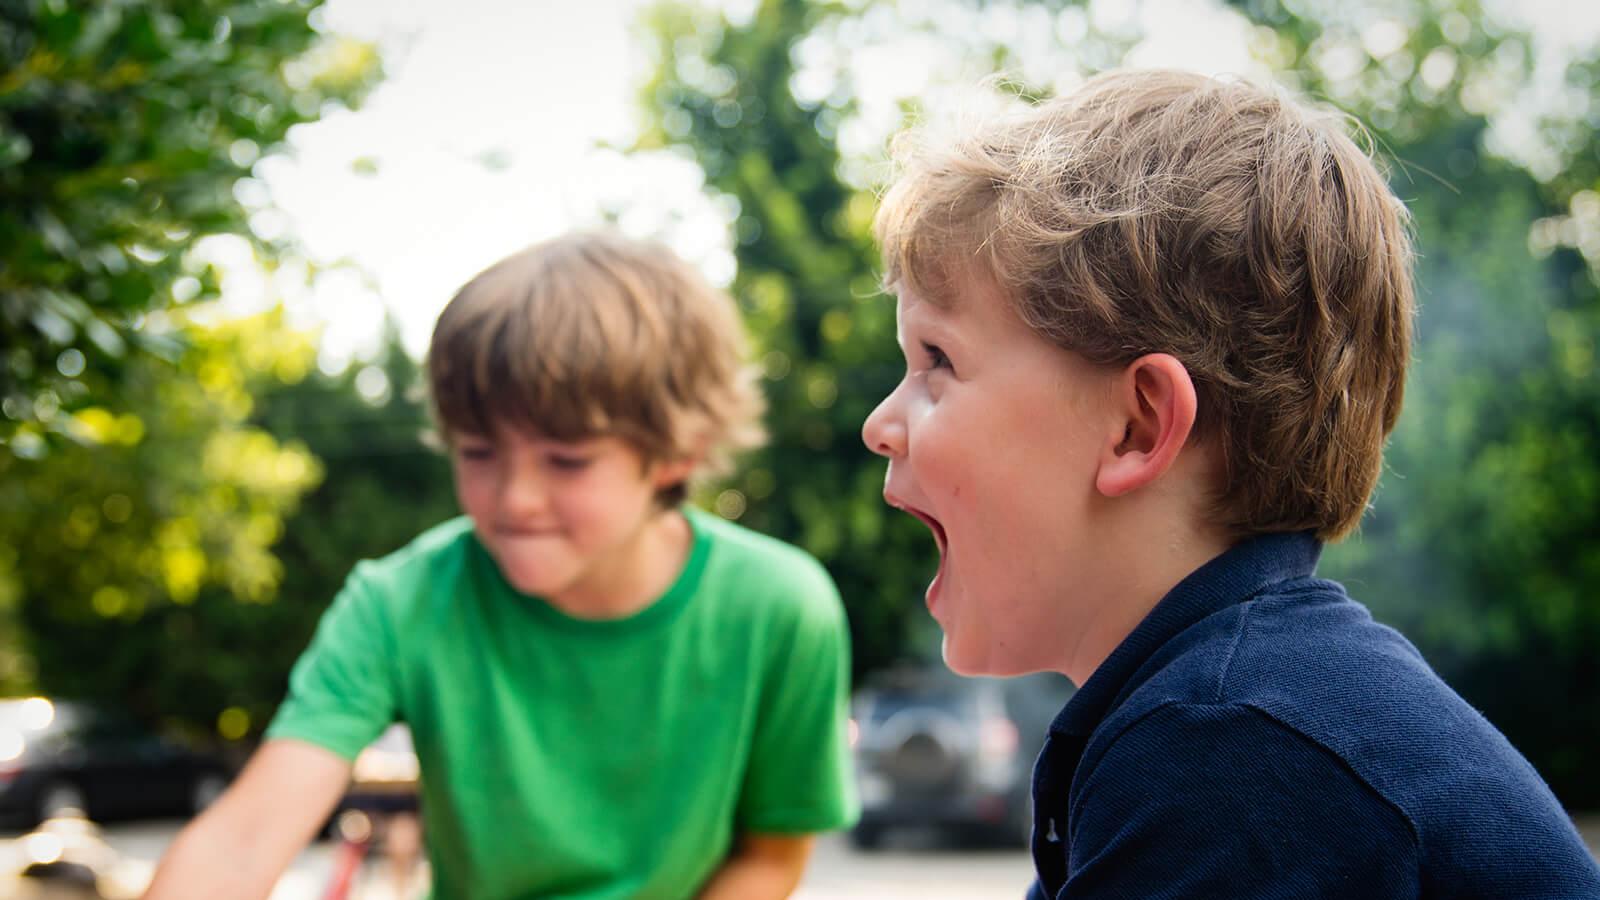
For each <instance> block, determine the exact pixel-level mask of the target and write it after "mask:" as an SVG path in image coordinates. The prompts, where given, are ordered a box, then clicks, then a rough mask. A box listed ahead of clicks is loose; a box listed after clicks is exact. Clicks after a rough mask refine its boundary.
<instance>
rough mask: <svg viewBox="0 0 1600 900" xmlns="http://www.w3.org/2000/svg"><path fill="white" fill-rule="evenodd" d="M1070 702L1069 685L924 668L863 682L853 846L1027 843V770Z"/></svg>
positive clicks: (1055, 678) (857, 706)
mask: <svg viewBox="0 0 1600 900" xmlns="http://www.w3.org/2000/svg"><path fill="white" fill-rule="evenodd" d="M1071 696H1072V684H1071V682H1069V681H1067V679H1065V678H1063V677H1062V676H1060V675H1055V674H1050V673H1042V674H1037V675H1029V676H1026V677H1023V678H1009V679H999V678H963V677H960V676H957V675H953V674H951V673H950V672H949V671H948V670H946V669H945V668H944V667H942V666H938V667H933V666H930V667H927V668H913V669H904V668H902V669H897V670H893V671H890V672H887V673H884V674H882V675H880V676H879V677H877V678H876V679H873V680H872V681H870V682H868V684H867V685H866V686H865V687H863V688H862V689H861V690H859V691H857V692H856V696H855V701H854V703H853V707H852V709H853V715H852V718H851V742H852V744H853V745H854V747H855V759H856V774H857V778H858V784H859V787H860V790H861V805H862V813H861V822H860V823H859V824H858V825H857V826H856V827H855V829H854V830H853V831H852V832H851V837H852V839H853V841H854V843H855V844H856V845H857V846H858V847H862V848H871V847H875V846H877V845H878V844H879V843H880V841H881V840H882V838H883V835H884V834H885V832H887V831H889V830H890V829H893V828H896V827H899V826H917V827H920V828H927V827H932V828H935V829H939V830H941V831H944V832H945V833H947V834H949V835H951V836H955V837H960V838H964V839H977V840H981V841H983V842H986V843H994V842H998V843H1001V844H1008V845H1018V844H1021V843H1024V842H1026V840H1027V836H1028V833H1029V830H1030V829H1031V827H1032V820H1031V813H1030V812H1029V809H1030V806H1029V803H1030V800H1029V783H1030V780H1031V777H1032V772H1033V761H1034V759H1035V758H1036V757H1037V756H1038V755H1039V748H1040V747H1041V746H1043V744H1044V735H1045V732H1046V730H1047V729H1048V728H1049V725H1050V721H1051V720H1052V719H1053V718H1054V717H1055V715H1056V713H1057V712H1058V711H1060V709H1061V707H1062V705H1064V704H1065V703H1066V702H1067V700H1068V699H1069V698H1070V697H1071Z"/></svg>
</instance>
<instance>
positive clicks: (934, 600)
mask: <svg viewBox="0 0 1600 900" xmlns="http://www.w3.org/2000/svg"><path fill="white" fill-rule="evenodd" d="M943 586H944V554H943V553H941V554H939V571H937V572H935V573H933V580H932V581H930V582H928V592H927V594H926V595H925V596H924V598H923V599H924V600H926V602H927V604H928V614H929V615H932V616H935V617H937V616H938V610H937V607H938V604H939V594H940V588H942V587H943Z"/></svg>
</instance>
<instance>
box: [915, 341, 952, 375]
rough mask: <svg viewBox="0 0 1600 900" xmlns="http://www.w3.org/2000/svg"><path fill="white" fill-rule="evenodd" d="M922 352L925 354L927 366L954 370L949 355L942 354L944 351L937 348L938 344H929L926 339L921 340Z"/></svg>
mask: <svg viewBox="0 0 1600 900" xmlns="http://www.w3.org/2000/svg"><path fill="white" fill-rule="evenodd" d="M922 352H923V353H925V354H927V357H928V368H930V369H949V370H950V371H952V372H954V371H955V366H952V365H951V364H950V357H948V356H946V355H945V354H944V351H943V350H942V349H940V348H939V345H938V344H930V343H928V342H927V341H923V342H922Z"/></svg>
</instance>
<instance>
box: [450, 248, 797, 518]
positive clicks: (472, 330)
mask: <svg viewBox="0 0 1600 900" xmlns="http://www.w3.org/2000/svg"><path fill="white" fill-rule="evenodd" d="M745 357H746V342H745V336H744V331H743V327H742V325H741V323H740V320H739V314H738V311H737V309H736V308H735V306H734V303H733V300H732V299H731V298H730V297H729V296H728V295H727V294H726V293H724V292H723V291H720V290H717V289H715V288H714V287H712V286H711V285H710V284H708V283H707V282H706V280H705V279H704V278H702V277H701V276H700V274H699V273H698V272H697V271H695V269H694V268H693V267H691V266H689V265H688V264H687V263H685V262H683V261H682V260H680V259H679V258H678V257H677V256H676V255H674V254H673V253H672V251H670V250H668V249H667V248H665V247H662V246H660V245H658V244H653V243H646V242H640V241H633V240H630V239H627V238H624V237H622V236H620V235H616V234H613V233H609V232H598V233H579V234H573V235H568V236H566V237H562V238H557V239H555V240H551V241H547V242H544V243H541V244H536V245H534V246H532V247H529V248H528V249H526V250H523V251H522V252H520V253H517V254H515V255H513V256H510V257H508V258H506V259H504V260H502V261H500V262H499V263H496V264H495V265H493V266H491V267H489V268H488V269H486V270H484V271H483V272H482V273H480V274H479V275H478V276H476V277H475V278H473V279H472V280H471V281H469V282H468V283H467V284H466V286H464V287H462V288H461V290H460V291H459V292H457V293H456V295H455V297H454V298H453V299H451V301H450V303H449V305H447V306H446V307H445V309H444V312H443V313H441V314H440V316H439V321H438V323H437V324H436V325H435V326H434V331H433V341H432V343H431V345H430V346H429V349H428V381H429V388H430V394H431V397H432V400H433V410H434V415H435V417H436V420H437V421H438V423H439V425H440V426H441V428H442V430H443V432H444V438H445V440H446V441H448V440H449V439H450V436H451V435H452V434H462V433H465V434H477V435H492V434H493V432H494V430H495V429H496V428H497V427H514V428H519V429H522V430H524V431H528V432H531V433H534V434H538V435H541V436H544V437H548V438H553V439H556V440H580V439H584V438H591V437H598V436H616V437H621V438H623V439H625V440H627V441H628V442H629V443H631V444H632V445H633V446H634V447H635V448H637V449H638V450H639V451H640V452H641V453H642V454H643V455H644V456H645V458H646V459H647V460H657V461H660V460H679V459H697V460H700V461H701V465H700V467H699V470H698V471H697V473H696V475H697V476H699V475H707V474H720V473H722V472H724V471H725V470H726V469H727V468H728V467H729V466H730V465H731V462H732V456H733V454H735V453H736V452H738V451H742V450H746V449H750V448H753V447H756V446H758V445H760V443H761V442H762V440H763V437H764V436H763V432H762V430H761V425H760V419H761V415H762V413H763V412H764V410H765V402H764V400H763V399H762V396H761V393H760V390H759V388H758V387H757V382H756V379H755V375H754V371H753V369H752V368H751V367H750V366H749V365H748V364H747V362H746V358H745ZM683 495H684V491H683V490H682V489H681V488H679V489H674V490H672V491H671V492H670V496H668V497H665V498H663V499H664V500H666V501H668V502H677V501H679V500H681V499H682V498H683Z"/></svg>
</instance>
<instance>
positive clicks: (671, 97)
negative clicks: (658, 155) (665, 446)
mask: <svg viewBox="0 0 1600 900" xmlns="http://www.w3.org/2000/svg"><path fill="white" fill-rule="evenodd" d="M834 11H836V8H835V7H831V6H827V5H822V4H813V3H807V2H802V0H768V2H765V3H763V4H761V6H760V8H759V10H758V11H757V12H756V13H755V15H754V17H753V18H752V19H751V21H750V22H749V23H747V24H746V25H744V26H743V27H729V26H727V25H726V23H724V22H722V21H721V19H720V16H717V15H715V14H708V13H706V12H704V11H697V10H694V9H689V8H685V7H675V6H665V7H659V8H657V9H656V10H655V11H654V12H653V19H652V32H653V35H654V43H655V53H656V60H657V69H656V76H655V78H654V79H653V80H652V81H651V82H650V84H649V85H648V86H647V87H646V89H645V97H646V102H647V111H648V114H649V115H650V117H651V126H650V128H649V129H648V130H647V132H646V133H645V135H644V136H643V138H642V139H641V141H640V143H639V146H638V148H637V150H639V151H648V150H652V149H659V148H662V147H666V146H668V145H680V146H684V147H687V148H689V149H690V150H692V152H693V153H694V155H695V158H696V159H697V160H698V161H699V162H700V164H701V166H702V167H703V168H704V169H705V173H706V183H707V185H708V187H710V188H711V189H713V190H715V191H717V192H718V193H720V194H722V195H723V196H725V197H729V198H732V199H733V200H734V201H736V202H737V204H738V208H739V210H740V212H739V215H738V217H737V218H736V219H735V221H734V224H733V230H734V235H735V239H736V241H737V247H736V255H737V257H738V261H739V270H738V274H737V277H736V278H735V280H734V283H733V293H734V295H735V296H736V297H737V298H739V301H740V303H741V305H742V309H743V312H744V314H745V318H746V322H747V323H748V325H749V327H750V330H751V333H752V335H753V337H754V342H755V345H756V351H757V353H758V355H759V357H760V361H761V365H762V367H763V370H764V372H765V375H766V389H767V396H768V400H769V403H770V408H771V411H770V413H769V415H768V417H767V424H768V429H769V432H770V434H771V442H770V445H769V446H768V447H767V448H765V449H764V450H762V451H760V452H759V453H756V454H754V455H753V457H752V459H751V460H750V461H749V464H748V465H746V466H745V468H744V470H743V472H742V474H741V475H740V476H739V477H738V478H737V479H736V480H735V481H733V482H732V483H730V484H729V485H727V486H726V490H727V491H729V492H730V493H726V494H723V495H722V496H721V497H720V498H719V500H718V503H717V506H718V508H719V510H721V511H722V512H724V513H725V514H732V515H734V516H736V517H739V518H741V519H742V520H743V521H744V522H745V523H746V524H748V525H750V526H751V527H754V528H756V529H759V530H762V531H766V532H768V533H771V534H776V535H780V536H783V537H785V538H787V539H789V540H791V541H794V542H795V543H797V544H799V545H800V546H802V547H804V548H806V549H807V550H809V551H810V552H811V553H812V554H814V555H815V556H817V557H818V558H819V559H821V560H822V561H823V562H824V563H825V564H826V565H827V566H828V569H829V570H830V572H832V574H833V576H834V578H835V579H836V580H837V582H838V584H839V587H840V589H841V591H842V593H843V595H844V598H845V603H846V605H847V607H848V609H849V613H850V620H851V628H852V636H853V638H854V642H855V666H856V670H857V672H858V673H859V672H863V671H870V670H871V669H874V668H877V667H879V666H882V665H884V664H886V663H888V662H890V661H892V660H894V659H895V658H897V657H898V656H900V655H902V654H903V653H904V652H905V648H906V646H907V636H906V629H907V627H908V624H909V623H910V622H911V621H912V619H911V614H912V613H913V612H915V611H917V610H920V609H921V600H920V598H919V597H918V596H917V595H916V594H915V593H913V592H911V591H910V590H908V588H909V587H910V586H911V585H914V584H916V583H918V580H919V578H922V579H925V578H926V576H927V573H929V572H932V571H933V562H934V555H933V545H932V541H931V540H929V538H928V535H927V532H926V530H925V529H923V528H922V526H921V525H919V524H917V523H916V522H915V521H912V520H910V519H909V518H908V517H906V516H903V515H900V514H896V513H894V512H893V511H892V510H889V509H888V508H887V507H885V506H884V504H883V499H882V490H883V470H882V467H881V465H879V464H878V463H879V462H880V461H879V460H877V459H876V458H875V457H873V456H872V455H871V454H870V453H869V452H868V451H867V449H866V448H865V447H864V446H863V445H862V443H861V439H860V429H861V422H862V420H863V419H865V418H866V415H867V413H868V412H869V411H870V410H871V409H872V406H873V404H875V403H876V402H877V399H878V398H881V397H882V396H884V395H885V394H887V393H888V391H889V390H890V389H891V388H892V387H893V386H894V384H895V382H896V381H898V380H899V377H900V368H901V367H900V362H899V358H898V356H897V353H896V351H895V344H894V307H893V304H892V302H890V301H889V300H887V299H886V298H885V297H884V296H883V295H882V292H881V290H880V288H879V285H878V282H877V279H876V277H875V274H874V273H875V268H876V266H875V263H874V260H875V256H874V252H875V251H874V249H873V245H872V242H871V236H870V224H871V215H872V210H873V204H872V197H871V196H870V195H868V194H864V193H861V192H859V191H857V190H856V189H854V188H852V187H851V186H849V185H847V184H844V183H842V182H841V180H840V178H839V175H838V169H839V165H840V154H839V150H838V147H837V145H836V143H835V140H834V129H835V128H837V124H838V120H839V116H840V115H841V111H840V110H839V109H834V108H831V107H824V106H821V105H818V104H801V103H798V102H797V101H796V100H795V98H794V96H793V95H792V94H791V92H790V80H791V78H792V77H793V75H794V71H795V68H794V62H793V59H792V56H791V53H790V49H791V45H792V44H793V43H794V41H795V40H796V38H797V37H798V36H800V35H803V34H805V33H806V32H807V30H808V29H810V28H812V27H814V26H815V25H816V24H817V23H818V21H819V20H820V19H821V18H822V17H824V16H827V15H830V14H832V13H833V12H834Z"/></svg>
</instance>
